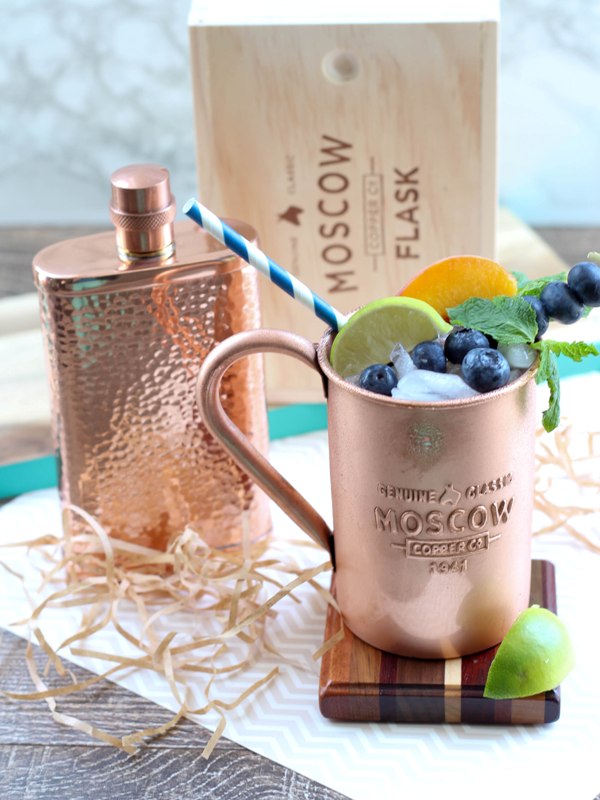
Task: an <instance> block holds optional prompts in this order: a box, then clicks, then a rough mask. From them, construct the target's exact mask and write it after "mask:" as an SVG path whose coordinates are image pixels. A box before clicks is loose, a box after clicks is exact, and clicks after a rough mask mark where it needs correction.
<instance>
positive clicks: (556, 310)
mask: <svg viewBox="0 0 600 800" xmlns="http://www.w3.org/2000/svg"><path fill="white" fill-rule="evenodd" d="M540 300H541V301H542V305H543V306H544V309H545V310H546V314H548V316H549V317H552V318H553V319H557V320H558V321H559V322H562V323H564V324H565V325H572V324H573V323H574V322H577V320H578V319H579V318H580V317H581V315H582V314H583V306H582V304H581V303H580V302H579V300H578V299H577V297H576V296H575V293H574V292H573V291H571V289H570V288H569V287H568V286H567V284H566V283H563V282H562V281H552V282H551V283H547V284H546V285H545V286H544V288H543V290H542V293H541V295H540Z"/></svg>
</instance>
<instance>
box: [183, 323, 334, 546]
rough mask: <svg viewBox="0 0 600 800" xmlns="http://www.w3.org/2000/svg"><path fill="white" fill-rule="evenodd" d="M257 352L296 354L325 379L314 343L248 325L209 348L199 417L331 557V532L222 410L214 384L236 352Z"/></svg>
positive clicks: (235, 358) (202, 374)
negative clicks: (250, 329) (245, 328)
mask: <svg viewBox="0 0 600 800" xmlns="http://www.w3.org/2000/svg"><path fill="white" fill-rule="evenodd" d="M259 353H282V354H283V355H288V356H292V357H293V358H297V359H298V360H299V361H301V362H302V363H303V364H305V365H306V366H308V367H311V368H312V369H314V370H316V372H318V373H319V375H321V378H322V380H323V388H324V391H325V394H327V391H326V390H327V379H326V377H325V376H324V375H323V373H322V372H321V369H320V368H319V363H318V360H317V352H316V347H315V345H314V344H312V343H311V342H309V341H308V339H305V338H303V337H302V336H298V335H297V334H295V333H289V332H287V331H275V330H266V329H261V330H252V331H243V332H242V333H236V334H234V335H233V336H230V337H229V338H227V339H225V340H224V341H223V342H221V343H220V344H218V345H217V346H216V347H215V348H214V350H212V351H211V352H210V353H209V354H208V356H207V357H206V359H205V360H204V363H203V364H202V367H201V368H200V372H199V374H198V381H197V384H196V402H197V403H198V407H199V409H200V413H201V415H202V421H203V422H204V424H205V426H206V427H207V428H208V430H209V431H210V433H211V434H212V435H213V436H214V437H215V439H217V440H218V442H219V443H220V444H221V445H222V447H223V448H224V449H225V450H227V452H228V453H229V454H230V455H231V456H232V458H233V459H234V461H235V462H236V463H237V464H239V466H240V467H241V468H242V469H243V470H244V471H245V472H247V473H248V474H249V475H250V476H251V477H252V478H253V479H254V481H255V482H256V483H257V484H258V486H260V488H261V489H263V490H264V491H265V492H266V493H267V494H268V495H269V497H270V498H271V499H272V500H274V501H275V502H276V503H277V505H278V506H279V507H280V508H281V509H282V510H283V511H284V512H285V513H286V514H287V515H288V517H290V518H291V519H292V520H293V521H294V522H295V523H296V524H297V525H299V526H300V528H302V530H303V531H304V532H305V533H307V534H308V535H309V536H310V537H311V539H313V540H314V541H315V542H316V543H317V544H319V545H320V546H321V547H323V548H325V550H327V551H328V552H329V553H330V555H331V558H332V561H333V552H334V551H333V533H332V531H331V529H330V528H329V526H328V525H327V523H326V522H325V520H324V519H323V518H322V517H321V515H320V514H318V513H317V511H315V509H314V508H313V507H312V506H311V505H310V503H308V502H307V501H306V500H305V499H304V497H302V495H301V494H300V493H299V492H298V491H297V490H296V489H294V487H293V486H292V485H291V484H290V483H289V482H288V481H287V480H286V479H285V478H284V477H283V475H281V474H280V473H279V472H278V471H277V470H276V469H275V468H274V467H273V466H271V464H270V463H269V462H268V461H267V459H266V458H265V457H264V456H263V455H262V454H261V453H259V451H258V450H257V449H256V448H255V447H254V445H252V444H251V443H250V442H249V441H248V439H247V438H246V437H245V436H244V434H243V433H242V432H241V431H240V429H239V428H237V427H236V426H235V425H234V424H233V422H232V421H231V420H230V418H229V417H228V416H227V414H226V413H225V411H224V410H223V406H222V404H221V398H220V385H221V380H222V378H223V375H224V374H225V372H226V371H227V370H228V369H229V367H231V366H232V364H234V363H235V362H236V361H239V359H240V358H244V357H246V356H250V355H255V354H259Z"/></svg>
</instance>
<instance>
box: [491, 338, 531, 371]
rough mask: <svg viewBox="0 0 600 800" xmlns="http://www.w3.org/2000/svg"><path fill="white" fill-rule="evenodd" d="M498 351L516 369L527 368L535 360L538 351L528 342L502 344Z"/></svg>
mask: <svg viewBox="0 0 600 800" xmlns="http://www.w3.org/2000/svg"><path fill="white" fill-rule="evenodd" d="M498 351H499V352H500V353H502V355H503V356H504V358H505V359H506V360H507V361H508V363H509V364H510V366H511V367H514V368H515V369H527V368H528V367H530V366H531V365H532V364H533V362H534V361H535V356H536V352H535V350H534V349H533V348H532V347H529V345H528V344H501V345H498Z"/></svg>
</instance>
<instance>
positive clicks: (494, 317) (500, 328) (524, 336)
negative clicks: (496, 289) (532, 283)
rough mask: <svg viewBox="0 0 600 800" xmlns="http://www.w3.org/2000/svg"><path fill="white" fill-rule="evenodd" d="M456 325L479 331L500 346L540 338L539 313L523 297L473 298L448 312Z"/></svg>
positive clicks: (523, 342) (528, 341)
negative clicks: (538, 328) (490, 337)
mask: <svg viewBox="0 0 600 800" xmlns="http://www.w3.org/2000/svg"><path fill="white" fill-rule="evenodd" d="M448 317H449V319H450V322H451V323H452V324H453V325H462V326H463V327H465V328H475V330H478V331H482V333H486V334H488V335H489V336H493V337H494V339H495V340H496V341H497V342H498V344H529V343H530V342H533V340H534V339H535V337H536V335H537V321H536V317H535V311H534V310H533V308H532V307H531V306H530V305H529V303H528V302H527V301H526V300H523V298H522V297H504V296H502V295H501V296H499V297H494V298H492V299H491V300H486V299H484V298H482V297H471V298H469V299H468V300H465V302H464V303H461V304H460V305H458V306H454V308H449V309H448Z"/></svg>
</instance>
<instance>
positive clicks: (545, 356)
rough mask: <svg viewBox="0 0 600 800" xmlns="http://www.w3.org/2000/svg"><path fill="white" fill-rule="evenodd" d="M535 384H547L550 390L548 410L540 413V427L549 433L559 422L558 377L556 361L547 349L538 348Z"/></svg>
mask: <svg viewBox="0 0 600 800" xmlns="http://www.w3.org/2000/svg"><path fill="white" fill-rule="evenodd" d="M540 344H541V342H540ZM535 382H536V383H538V384H540V383H547V384H548V389H549V390H550V400H549V403H548V408H547V409H545V411H543V412H542V425H543V426H544V430H545V431H547V432H548V433H550V432H551V431H553V430H554V429H555V428H556V427H557V426H558V423H559V422H560V376H559V374H558V359H557V358H556V354H555V353H553V352H552V350H551V349H550V348H549V347H542V348H540V363H539V364H538V370H537V372H536V374H535Z"/></svg>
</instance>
